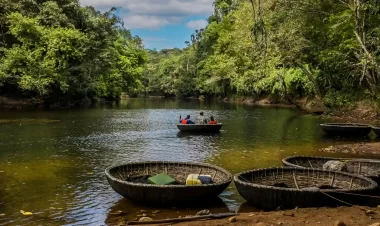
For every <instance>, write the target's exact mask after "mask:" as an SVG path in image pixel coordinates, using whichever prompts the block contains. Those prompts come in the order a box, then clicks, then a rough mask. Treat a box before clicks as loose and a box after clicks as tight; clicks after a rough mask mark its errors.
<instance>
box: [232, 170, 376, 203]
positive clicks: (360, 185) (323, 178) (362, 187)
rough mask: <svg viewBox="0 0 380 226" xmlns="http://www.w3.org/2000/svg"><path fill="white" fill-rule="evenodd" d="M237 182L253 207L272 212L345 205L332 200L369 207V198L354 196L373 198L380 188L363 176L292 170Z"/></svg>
mask: <svg viewBox="0 0 380 226" xmlns="http://www.w3.org/2000/svg"><path fill="white" fill-rule="evenodd" d="M234 182H235V185H236V188H237V190H238V192H239V193H240V195H241V196H243V198H244V199H246V200H247V202H248V203H249V204H251V205H253V206H255V207H259V208H262V209H268V210H273V209H277V208H279V207H280V208H283V209H287V208H295V207H297V206H298V207H320V206H338V205H343V204H342V203H341V202H339V201H337V200H336V199H333V198H331V197H334V198H337V199H340V200H343V201H345V202H348V203H350V204H356V205H361V204H366V203H367V202H368V200H369V198H368V199H367V198H366V197H362V196H355V195H352V194H372V193H373V192H374V191H375V189H376V187H377V183H376V182H375V181H373V180H371V179H370V178H367V177H364V176H361V175H355V174H349V173H343V172H337V171H325V170H319V169H307V168H304V169H303V168H292V167H280V168H266V169H257V170H250V171H246V172H242V173H239V174H236V175H235V176H234ZM342 192H344V193H342Z"/></svg>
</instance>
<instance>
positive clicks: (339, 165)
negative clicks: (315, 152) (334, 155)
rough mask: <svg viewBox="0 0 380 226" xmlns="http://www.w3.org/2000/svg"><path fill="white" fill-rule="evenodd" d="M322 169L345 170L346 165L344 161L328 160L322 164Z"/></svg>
mask: <svg viewBox="0 0 380 226" xmlns="http://www.w3.org/2000/svg"><path fill="white" fill-rule="evenodd" d="M323 169H324V170H334V171H347V166H346V164H345V163H344V162H341V161H336V160H329V161H327V162H326V163H325V164H324V165H323Z"/></svg>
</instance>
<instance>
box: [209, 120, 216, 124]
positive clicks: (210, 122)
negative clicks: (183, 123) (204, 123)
mask: <svg viewBox="0 0 380 226" xmlns="http://www.w3.org/2000/svg"><path fill="white" fill-rule="evenodd" d="M208 124H209V125H215V124H216V120H214V121H209V122H208Z"/></svg>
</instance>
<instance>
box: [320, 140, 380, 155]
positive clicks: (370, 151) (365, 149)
mask: <svg viewBox="0 0 380 226" xmlns="http://www.w3.org/2000/svg"><path fill="white" fill-rule="evenodd" d="M319 151H320V152H326V153H343V154H353V155H356V156H374V157H380V142H372V143H354V144H342V145H335V146H330V147H326V148H321V149H319Z"/></svg>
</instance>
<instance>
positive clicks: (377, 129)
mask: <svg viewBox="0 0 380 226" xmlns="http://www.w3.org/2000/svg"><path fill="white" fill-rule="evenodd" d="M372 130H373V132H374V133H375V134H376V135H377V136H380V126H379V125H376V126H372Z"/></svg>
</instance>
